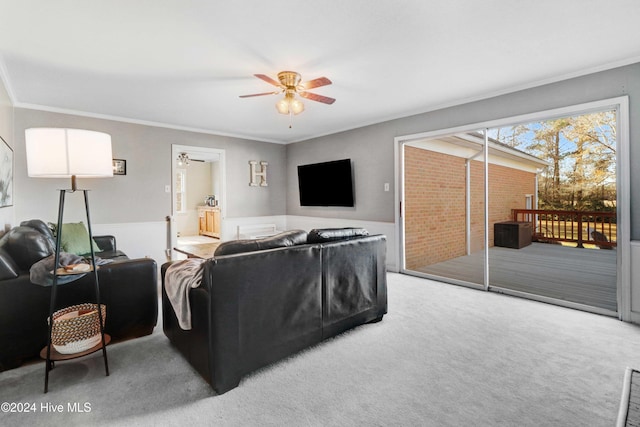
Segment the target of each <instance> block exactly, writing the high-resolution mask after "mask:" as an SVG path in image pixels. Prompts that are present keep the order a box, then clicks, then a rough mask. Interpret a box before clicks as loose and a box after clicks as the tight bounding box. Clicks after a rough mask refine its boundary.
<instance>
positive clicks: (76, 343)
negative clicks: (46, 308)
mask: <svg viewBox="0 0 640 427" xmlns="http://www.w3.org/2000/svg"><path fill="white" fill-rule="evenodd" d="M100 310H101V311H102V322H103V325H104V322H105V321H106V317H107V310H106V307H105V305H104V304H100ZM101 341H102V336H101V335H100V318H99V317H98V306H97V304H92V303H86V304H78V305H72V306H70V307H67V308H63V309H62V310H58V311H56V312H55V313H53V328H52V330H51V344H53V348H55V349H56V351H57V352H58V353H60V354H73V353H79V352H81V351H85V350H88V349H90V348H92V347H95V346H96V345H98V344H100V342H101Z"/></svg>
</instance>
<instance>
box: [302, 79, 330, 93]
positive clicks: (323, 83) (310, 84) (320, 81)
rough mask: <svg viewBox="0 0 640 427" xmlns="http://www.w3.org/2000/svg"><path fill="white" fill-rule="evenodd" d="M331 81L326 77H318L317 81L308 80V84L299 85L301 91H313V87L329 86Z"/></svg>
mask: <svg viewBox="0 0 640 427" xmlns="http://www.w3.org/2000/svg"><path fill="white" fill-rule="evenodd" d="M330 84H331V80H329V79H328V78H326V77H319V78H317V79H313V80H309V81H308V82H303V83H301V84H300V87H301V88H302V90H309V89H313V88H314V87H320V86H326V85H330Z"/></svg>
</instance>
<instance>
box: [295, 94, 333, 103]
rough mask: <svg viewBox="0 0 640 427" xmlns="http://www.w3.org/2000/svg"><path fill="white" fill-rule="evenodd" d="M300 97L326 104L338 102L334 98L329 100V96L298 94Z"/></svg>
mask: <svg viewBox="0 0 640 427" xmlns="http://www.w3.org/2000/svg"><path fill="white" fill-rule="evenodd" d="M298 95H300V96H301V97H303V98H307V99H310V100H312V101H318V102H322V103H324V104H333V103H334V102H336V100H335V99H333V98H329V97H328V96H322V95H318V94H316V93H310V92H298Z"/></svg>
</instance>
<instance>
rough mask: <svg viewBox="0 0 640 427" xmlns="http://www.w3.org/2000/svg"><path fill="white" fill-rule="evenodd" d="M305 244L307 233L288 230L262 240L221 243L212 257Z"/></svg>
mask: <svg viewBox="0 0 640 427" xmlns="http://www.w3.org/2000/svg"><path fill="white" fill-rule="evenodd" d="M304 243H307V232H306V231H304V230H289V231H284V232H282V233H279V234H276V235H275V236H269V237H265V238H262V239H247V240H230V241H228V242H223V243H221V244H220V245H219V246H218V247H217V248H216V251H215V253H214V256H221V255H232V254H239V253H243V252H255V251H262V250H266V249H275V248H282V247H285V246H295V245H301V244H304Z"/></svg>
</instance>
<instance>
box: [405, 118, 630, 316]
mask: <svg viewBox="0 0 640 427" xmlns="http://www.w3.org/2000/svg"><path fill="white" fill-rule="evenodd" d="M568 111H570V109H568ZM618 128H619V116H618V113H617V109H616V108H615V106H614V107H613V108H611V107H608V108H604V107H601V108H598V109H595V108H592V109H591V110H590V111H586V112H581V111H576V112H574V113H573V114H565V115H555V116H553V117H544V116H542V115H540V116H539V117H536V118H535V120H529V121H522V122H514V123H512V124H509V123H508V122H507V123H506V124H504V125H501V126H500V127H491V128H486V130H485V129H482V130H464V131H455V132H452V133H443V134H442V135H427V136H425V137H420V136H418V137H411V138H407V140H406V141H404V142H403V143H402V144H401V145H400V156H399V157H400V161H401V170H402V184H401V189H402V194H401V202H402V206H403V208H402V217H401V219H402V230H401V233H402V236H401V241H402V243H403V244H402V253H401V260H402V262H403V265H402V269H401V270H402V271H403V272H407V273H411V274H415V275H419V276H423V277H427V278H433V279H437V280H441V281H446V282H448V283H452V284H462V285H467V286H471V287H477V288H483V289H487V290H494V291H497V292H502V293H508V294H513V295H517V296H523V297H527V298H532V299H536V300H541V301H546V302H552V303H557V304H561V305H565V306H569V307H574V308H579V309H584V310H588V311H593V312H597V313H601V314H608V315H616V313H617V312H618V310H619V301H620V300H619V295H618V293H619V289H620V288H621V284H620V281H619V280H618V279H619V278H618V269H619V266H618V264H619V263H618V257H619V254H620V249H619V244H618V240H619V239H618V235H619V224H620V223H621V218H620V215H619V212H620V211H619V203H620V188H619V179H618V177H619V176H620V170H619V165H618V162H619V160H620V156H619V150H618V146H619V141H618V137H617V135H618V133H619V131H618ZM485 133H486V135H485ZM485 154H486V155H485ZM623 203H625V202H623Z"/></svg>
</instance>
